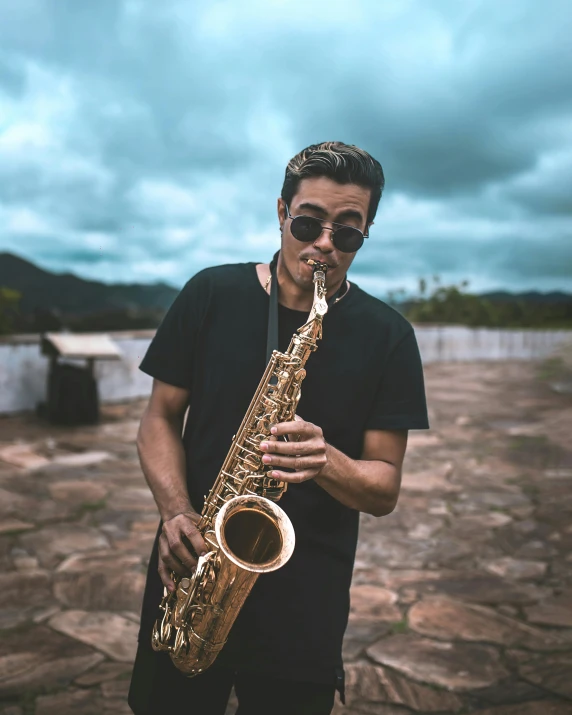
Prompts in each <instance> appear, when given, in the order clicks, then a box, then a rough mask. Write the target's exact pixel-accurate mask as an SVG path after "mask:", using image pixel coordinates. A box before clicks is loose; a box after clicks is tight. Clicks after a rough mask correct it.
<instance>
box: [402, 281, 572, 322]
mask: <svg viewBox="0 0 572 715" xmlns="http://www.w3.org/2000/svg"><path fill="white" fill-rule="evenodd" d="M468 285H469V284H468V282H467V281H462V282H461V283H459V284H457V285H442V284H441V281H440V279H439V276H433V278H432V283H431V285H429V283H428V281H427V280H426V279H424V278H421V279H420V280H419V289H418V293H417V295H414V296H411V297H408V296H407V294H406V292H405V291H403V290H398V291H394V292H393V293H391V294H390V296H389V301H390V303H391V304H392V305H394V306H395V307H396V308H397V309H398V310H399V311H400V312H402V313H403V314H404V315H405V317H406V318H407V319H408V320H410V321H411V322H413V323H441V324H450V325H451V324H455V325H468V326H471V327H477V326H482V327H490V328H550V329H552V328H554V329H556V328H572V297H571V296H568V295H566V294H564V293H556V294H552V295H550V296H543V295H542V294H538V293H530V294H523V295H517V296H515V295H511V294H508V293H490V294H487V295H474V294H472V293H469V292H468V291H467V288H468Z"/></svg>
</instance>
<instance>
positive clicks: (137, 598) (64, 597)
mask: <svg viewBox="0 0 572 715" xmlns="http://www.w3.org/2000/svg"><path fill="white" fill-rule="evenodd" d="M113 555H114V557H115V558H114V559H113V561H112V560H110V559H103V558H101V557H91V556H90V555H89V554H85V555H73V556H71V557H70V558H68V559H67V560H66V561H65V562H64V563H62V564H60V566H59V567H58V569H57V571H56V574H55V577H54V596H55V597H56V598H57V599H58V601H59V602H60V603H61V604H62V605H64V606H67V607H70V608H79V609H86V610H96V611H97V610H107V609H113V610H114V611H117V610H120V609H125V610H136V611H138V610H139V609H140V607H141V598H142V593H143V589H144V586H145V574H144V573H143V570H142V569H141V566H140V563H141V559H140V558H139V557H138V556H135V555H132V556H129V555H125V556H117V555H116V554H113ZM134 567H135V569H137V570H134Z"/></svg>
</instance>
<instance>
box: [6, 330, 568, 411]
mask: <svg viewBox="0 0 572 715" xmlns="http://www.w3.org/2000/svg"><path fill="white" fill-rule="evenodd" d="M415 332H416V334H417V340H418V342H419V348H420V351H421V356H422V358H423V362H424V363H426V364H428V363H432V362H447V361H471V360H537V359H541V358H544V357H548V356H549V355H550V354H551V353H552V352H553V351H554V350H555V349H556V348H558V347H559V346H561V345H563V344H564V343H569V344H571V345H572V331H566V330H551V331H549V330H546V331H542V330H492V329H488V328H465V327H462V326H422V327H421V326H419V327H417V328H416V330H415ZM110 335H111V337H112V339H113V340H114V341H115V342H116V343H117V345H118V346H119V348H120V349H121V351H122V353H123V358H122V360H118V361H106V362H104V361H100V362H98V363H96V375H97V377H98V385H99V394H100V397H101V399H102V400H103V401H106V402H112V401H119V400H126V399H131V398H135V397H144V396H146V395H148V394H149V392H150V389H151V378H149V377H147V375H144V374H143V373H142V372H141V371H140V370H139V369H138V366H139V362H140V361H141V358H142V357H143V355H144V354H145V351H146V349H147V346H148V345H149V342H150V340H151V337H152V335H153V332H152V331H139V332H131V333H110ZM47 372H48V359H47V358H46V357H44V356H43V355H41V354H40V346H39V339H38V336H25V335H16V336H11V337H8V338H3V339H1V340H0V414H5V413H9V412H20V411H23V410H33V409H35V408H36V405H37V403H38V402H41V401H42V400H44V399H45V392H46V380H47Z"/></svg>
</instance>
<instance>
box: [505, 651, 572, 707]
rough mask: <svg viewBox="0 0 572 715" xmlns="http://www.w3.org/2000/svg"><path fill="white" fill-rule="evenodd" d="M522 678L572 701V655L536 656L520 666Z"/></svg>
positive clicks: (519, 670)
mask: <svg viewBox="0 0 572 715" xmlns="http://www.w3.org/2000/svg"><path fill="white" fill-rule="evenodd" d="M518 672H519V673H520V675H521V677H522V678H525V679H526V680H528V681H530V682H531V683H534V685H538V686H540V687H542V688H543V689H544V690H548V691H550V692H552V693H554V694H555V695H561V696H562V697H565V698H569V699H571V700H572V677H571V674H572V653H563V654H558V655H544V654H543V655H536V656H534V657H532V658H531V659H530V660H527V661H525V662H522V663H521V664H520V665H519V668H518Z"/></svg>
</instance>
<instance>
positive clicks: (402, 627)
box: [390, 618, 409, 635]
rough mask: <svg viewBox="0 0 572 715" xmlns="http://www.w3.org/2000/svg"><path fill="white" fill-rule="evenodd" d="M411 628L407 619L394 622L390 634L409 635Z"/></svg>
mask: <svg viewBox="0 0 572 715" xmlns="http://www.w3.org/2000/svg"><path fill="white" fill-rule="evenodd" d="M408 630H409V626H408V625H407V619H406V618H403V619H402V620H401V621H394V622H393V623H392V624H391V627H390V633H391V634H392V635H395V634H396V633H407V631H408Z"/></svg>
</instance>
